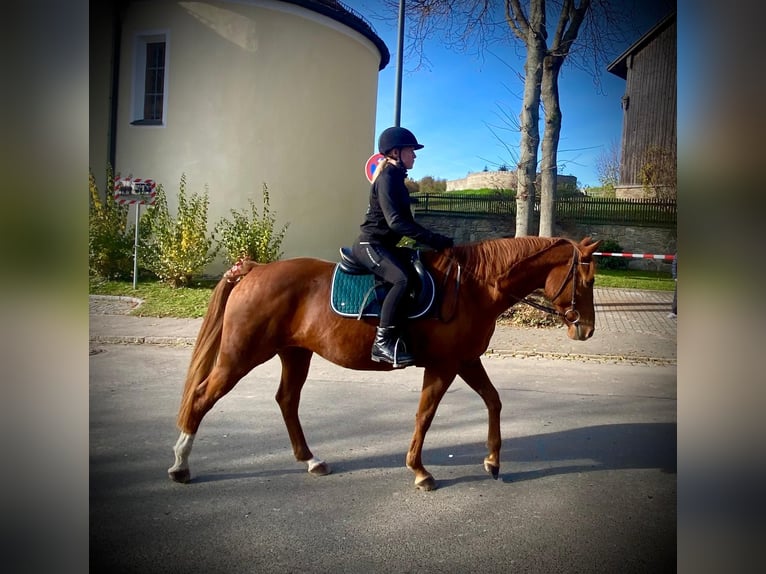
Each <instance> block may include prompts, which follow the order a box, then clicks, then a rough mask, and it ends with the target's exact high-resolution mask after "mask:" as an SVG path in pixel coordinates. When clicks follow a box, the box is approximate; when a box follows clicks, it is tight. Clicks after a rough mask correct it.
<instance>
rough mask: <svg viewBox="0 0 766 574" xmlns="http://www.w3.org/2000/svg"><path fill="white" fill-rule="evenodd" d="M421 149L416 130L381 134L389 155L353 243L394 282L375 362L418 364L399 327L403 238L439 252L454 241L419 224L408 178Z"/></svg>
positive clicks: (404, 275) (381, 147) (405, 275)
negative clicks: (412, 209) (415, 216)
mask: <svg viewBox="0 0 766 574" xmlns="http://www.w3.org/2000/svg"><path fill="white" fill-rule="evenodd" d="M422 147H423V146H422V145H421V144H419V143H418V141H417V139H415V136H414V135H413V133H412V132H411V131H409V130H407V129H405V128H401V127H391V128H388V129H386V130H384V131H383V133H381V134H380V138H379V139H378V151H379V152H380V153H381V154H382V155H384V156H385V159H384V160H383V161H381V163H379V164H378V166H377V168H376V169H375V172H374V174H373V180H372V186H371V188H370V202H369V205H368V206H367V212H366V214H365V218H364V222H363V223H362V225H360V229H361V233H360V235H359V237H358V239H357V240H356V242H355V243H354V244H353V245H352V251H353V255H354V258H355V259H356V260H357V261H358V262H359V263H361V264H362V265H364V266H365V267H367V268H368V269H369V270H370V271H372V273H374V274H375V275H376V276H378V277H380V278H381V279H383V280H384V281H386V282H387V283H390V284H391V289H390V290H389V291H388V293H387V294H386V297H385V299H384V301H383V304H382V307H381V310H380V325H379V326H378V328H377V331H376V334H375V342H374V343H373V346H372V360H373V361H377V362H381V361H384V362H386V363H391V364H393V365H394V368H399V367H406V366H408V365H411V364H413V362H414V359H413V357H412V355H411V354H409V353H408V352H407V349H406V347H405V345H404V344H403V343H402V341H401V339H400V338H399V327H400V326H401V323H402V322H403V321H404V320H405V319H406V315H404V316H403V314H402V312H401V309H400V308H399V307H400V303H401V301H402V298H403V297H404V295H405V294H406V293H407V286H408V282H409V269H410V264H409V261H407V259H406V258H405V256H404V255H403V254H402V253H400V252H399V251H398V250H397V247H396V246H397V244H398V243H399V241H400V240H401V239H402V237H404V236H406V237H410V238H412V239H414V240H415V241H418V242H419V243H424V244H426V245H428V246H430V247H433V248H434V249H436V250H442V249H445V248H447V247H451V246H452V245H453V240H452V239H451V238H450V237H447V236H444V235H440V234H439V233H434V232H432V231H429V230H428V229H426V228H425V227H423V226H422V225H420V224H418V223H416V222H415V219H414V218H413V216H412V211H411V210H410V194H409V191H408V189H407V186H405V185H404V179H405V178H406V177H407V170H408V169H412V166H413V165H414V164H415V157H416V156H415V150H418V149H421V148H422Z"/></svg>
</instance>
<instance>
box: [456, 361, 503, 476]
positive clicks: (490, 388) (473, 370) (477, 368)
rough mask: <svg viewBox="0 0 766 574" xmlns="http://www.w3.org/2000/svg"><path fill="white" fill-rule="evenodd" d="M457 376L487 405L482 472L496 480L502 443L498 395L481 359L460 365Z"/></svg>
mask: <svg viewBox="0 0 766 574" xmlns="http://www.w3.org/2000/svg"><path fill="white" fill-rule="evenodd" d="M458 374H459V375H460V378H461V379H463V380H464V381H465V382H466V383H468V386H469V387H471V388H472V389H473V390H474V391H476V392H477V393H478V394H479V396H480V397H481V398H482V399H484V404H485V405H487V412H488V414H489V425H488V429H487V448H488V449H489V454H488V455H487V456H486V458H485V459H484V470H486V471H487V472H489V473H491V474H492V477H493V478H495V479H496V478H497V477H498V474H499V472H500V445H501V442H502V441H501V438H500V409H501V408H502V403H501V402H500V395H499V394H498V393H497V389H496V388H495V387H494V385H493V384H492V381H490V380H489V375H487V371H485V370H484V365H482V364H481V359H476V360H474V361H471V362H468V363H466V364H464V365H462V366H461V367H460V370H459V371H458Z"/></svg>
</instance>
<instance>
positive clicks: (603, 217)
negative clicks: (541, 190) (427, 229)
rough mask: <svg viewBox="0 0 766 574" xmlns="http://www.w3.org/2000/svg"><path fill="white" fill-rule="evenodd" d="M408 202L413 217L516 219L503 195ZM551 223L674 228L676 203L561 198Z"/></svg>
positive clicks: (418, 197) (423, 197)
mask: <svg viewBox="0 0 766 574" xmlns="http://www.w3.org/2000/svg"><path fill="white" fill-rule="evenodd" d="M412 199H413V208H414V211H415V213H416V214H417V213H433V214H445V215H446V214H449V215H460V216H463V217H484V216H502V217H516V198H515V197H510V196H507V195H506V196H500V195H494V196H493V195H481V196H477V195H464V194H458V193H423V194H413V195H412ZM534 212H535V216H539V213H540V202H539V200H538V201H535V203H534ZM555 219H556V221H559V222H571V223H601V224H615V225H636V226H648V227H675V226H676V202H675V201H669V200H666V199H616V198H606V197H588V196H574V197H565V198H560V199H557V200H556V203H555Z"/></svg>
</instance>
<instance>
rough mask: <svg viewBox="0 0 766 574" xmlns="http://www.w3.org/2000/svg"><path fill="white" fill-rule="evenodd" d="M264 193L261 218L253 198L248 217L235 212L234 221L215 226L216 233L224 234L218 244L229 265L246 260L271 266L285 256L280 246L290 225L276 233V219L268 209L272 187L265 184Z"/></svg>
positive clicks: (226, 220) (221, 221)
mask: <svg viewBox="0 0 766 574" xmlns="http://www.w3.org/2000/svg"><path fill="white" fill-rule="evenodd" d="M262 194H263V210H262V213H261V214H260V215H259V214H258V209H257V208H256V207H255V203H254V202H253V200H252V199H250V200H248V202H249V204H250V214H249V216H248V214H247V213H246V212H244V211H238V210H236V209H232V210H231V215H232V218H233V219H232V220H229V219H226V218H222V219H221V220H220V221H219V222H218V224H217V225H216V232H217V233H220V235H221V239H219V241H218V243H219V245H220V248H221V249H223V252H224V257H225V258H226V260H227V263H229V264H234V263H235V262H237V261H238V260H240V259H245V258H247V259H252V260H253V261H257V262H259V263H268V262H270V261H276V260H277V259H279V258H280V257H282V251H280V247H281V245H282V240H283V239H284V238H285V233H286V232H287V227H288V226H289V223H286V224H285V225H283V226H282V229H281V230H280V231H279V232H276V233H275V232H274V224H275V223H276V218H275V217H274V215H272V213H271V210H270V208H269V188H268V186H267V185H266V184H265V183H264V184H263V192H262Z"/></svg>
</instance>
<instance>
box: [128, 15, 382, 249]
mask: <svg viewBox="0 0 766 574" xmlns="http://www.w3.org/2000/svg"><path fill="white" fill-rule="evenodd" d="M152 32H161V33H165V34H166V35H167V50H168V56H167V59H168V69H167V74H168V91H167V98H168V105H167V115H166V117H165V125H164V126H131V125H130V120H131V106H132V99H131V98H132V94H131V86H132V84H133V82H132V74H133V68H134V64H133V58H134V43H135V39H136V35H141V34H148V33H152ZM121 53H122V61H121V64H120V94H119V96H120V100H119V102H120V103H119V110H118V136H117V154H116V169H117V171H119V172H120V173H121V174H122V175H123V176H125V175H129V174H132V175H134V176H135V177H151V178H153V179H155V180H156V181H158V182H160V183H162V184H163V186H164V187H165V189H166V190H167V191H168V197H169V202H170V207H171V210H174V209H175V203H174V197H175V194H176V193H177V190H178V183H179V180H180V177H181V174H182V173H186V178H187V193H192V192H195V191H203V189H204V186H205V185H207V186H208V188H209V193H210V208H209V222H210V225H211V227H212V224H213V223H214V222H216V221H218V219H219V218H220V217H222V216H227V215H229V210H230V209H233V208H238V209H242V208H245V207H247V199H248V198H253V199H254V201H255V203H256V205H257V206H258V207H259V208H260V206H261V189H262V184H263V182H266V183H267V184H268V186H269V191H270V198H271V209H272V212H273V213H275V214H276V217H277V226H278V227H281V225H282V224H283V223H285V222H289V223H290V227H289V229H288V231H287V236H286V239H285V241H284V243H283V245H282V247H283V250H284V252H285V257H293V256H301V255H309V256H315V257H322V258H327V259H331V260H336V259H337V250H338V247H339V246H341V245H344V244H348V243H349V242H351V241H352V240H353V239H354V238H355V237H356V234H357V232H358V226H359V222H360V221H361V217H362V214H363V213H364V210H365V207H366V203H367V195H368V191H369V184H368V183H367V180H366V178H365V176H364V164H365V161H366V160H367V158H368V157H369V156H370V155H371V154H372V153H373V152H374V141H375V133H374V131H375V110H376V98H377V82H378V66H379V64H380V53H379V52H378V50H377V49H376V48H375V47H374V45H373V44H372V43H371V42H370V41H369V40H368V39H367V38H365V37H363V36H362V35H361V34H359V33H357V32H356V31H354V30H352V29H350V28H348V27H347V26H344V25H343V24H340V23H338V22H335V21H334V20H331V19H329V18H326V17H324V16H321V15H319V14H316V13H314V12H311V11H309V10H306V9H303V8H300V7H297V6H294V5H290V4H286V3H281V2H273V1H257V2H242V1H239V2H226V1H222V2H171V1H153V2H138V3H135V4H133V5H131V6H130V7H129V8H128V10H127V12H126V15H125V21H124V28H123V35H122V49H121ZM131 217H133V216H132V215H131Z"/></svg>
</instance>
